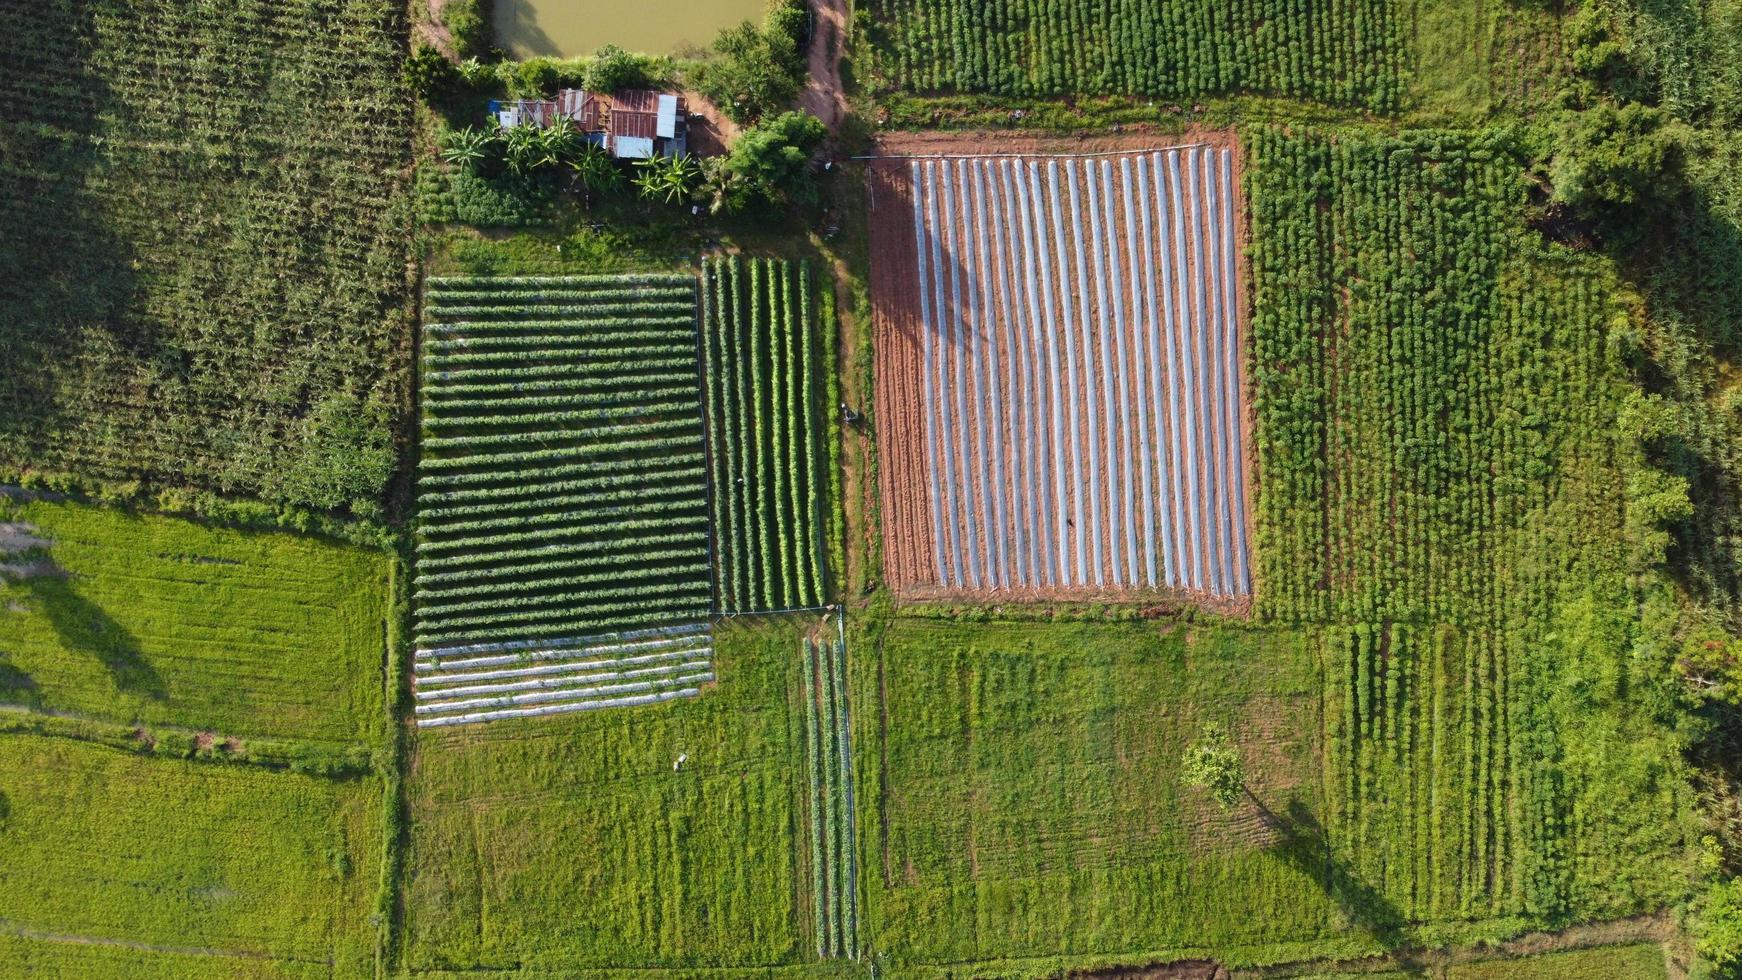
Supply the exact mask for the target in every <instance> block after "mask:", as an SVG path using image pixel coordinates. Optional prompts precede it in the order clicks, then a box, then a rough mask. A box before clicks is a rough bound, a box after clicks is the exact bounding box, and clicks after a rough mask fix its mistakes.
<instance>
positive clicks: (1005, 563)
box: [911, 148, 1252, 596]
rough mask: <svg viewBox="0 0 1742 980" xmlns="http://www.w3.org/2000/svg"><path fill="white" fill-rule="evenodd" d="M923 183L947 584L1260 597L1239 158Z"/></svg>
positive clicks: (921, 247) (916, 171)
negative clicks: (1250, 539) (1246, 416)
mask: <svg viewBox="0 0 1742 980" xmlns="http://www.w3.org/2000/svg"><path fill="white" fill-rule="evenodd" d="M911 179H912V197H913V217H912V221H913V229H914V237H915V240H916V244H917V249H918V261H917V272H918V279H919V281H918V283H917V284H916V285H917V287H918V289H917V293H918V306H919V314H920V315H919V321H920V326H921V330H922V333H923V338H922V341H921V343H922V345H923V348H924V349H923V361H922V371H923V375H924V376H923V378H921V379H918V384H917V386H916V387H917V388H918V389H919V390H918V391H917V392H915V393H913V394H914V396H916V397H917V398H918V400H919V402H920V411H921V412H923V414H924V425H923V429H924V433H925V443H926V445H925V449H924V452H925V456H926V470H927V472H928V477H929V486H928V487H926V488H925V492H926V494H927V496H928V498H929V501H930V527H931V540H930V541H929V542H928V543H929V546H930V549H931V553H930V554H929V555H928V556H926V558H927V559H929V560H928V561H926V564H928V565H930V566H931V567H932V569H934V570H935V575H936V580H937V581H938V582H939V583H940V584H943V585H945V586H949V587H964V588H971V589H1007V588H1024V587H1026V588H1040V587H1086V588H1100V587H1124V588H1132V587H1149V588H1154V587H1163V586H1164V587H1169V588H1179V589H1189V590H1192V591H1197V592H1205V593H1209V594H1212V595H1218V596H1229V595H1247V594H1250V592H1251V588H1252V586H1251V573H1250V569H1249V563H1248V557H1247V555H1248V543H1247V520H1246V514H1247V507H1246V492H1245V467H1244V458H1245V451H1244V445H1243V435H1242V431H1241V430H1242V422H1243V411H1242V407H1241V406H1242V402H1243V398H1242V394H1241V388H1242V385H1241V368H1240V364H1239V360H1240V352H1239V325H1238V321H1239V317H1238V298H1237V288H1238V287H1237V284H1236V282H1235V270H1236V265H1235V256H1236V248H1237V246H1236V244H1235V230H1236V223H1235V188H1234V186H1233V162H1232V154H1231V151H1228V150H1216V149H1210V148H1190V149H1184V150H1179V151H1170V152H1167V153H1145V154H1131V155H1123V156H1119V157H1117V158H1111V157H1102V158H1088V159H1065V160H1044V161H1041V160H1036V161H1025V160H953V161H941V162H931V161H925V162H915V163H913V164H912V165H911Z"/></svg>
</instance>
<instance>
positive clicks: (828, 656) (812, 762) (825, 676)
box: [804, 637, 859, 959]
mask: <svg viewBox="0 0 1742 980" xmlns="http://www.w3.org/2000/svg"><path fill="white" fill-rule="evenodd" d="M804 725H805V759H806V763H807V766H808V773H809V782H810V796H809V804H808V809H809V811H810V845H811V846H810V867H811V899H812V906H813V910H814V912H815V921H814V923H813V926H814V929H815V931H816V943H817V955H818V956H820V957H823V958H824V959H831V958H838V957H847V958H851V959H858V958H859V903H858V895H857V888H856V884H855V883H856V881H857V880H858V876H857V869H856V867H855V860H854V854H855V853H856V844H855V842H856V840H857V838H856V837H855V835H854V832H853V748H852V742H851V739H850V738H849V727H850V726H849V718H848V715H847V645H846V641H845V639H844V638H841V637H825V638H823V639H820V640H813V639H810V638H806V639H805V641H804Z"/></svg>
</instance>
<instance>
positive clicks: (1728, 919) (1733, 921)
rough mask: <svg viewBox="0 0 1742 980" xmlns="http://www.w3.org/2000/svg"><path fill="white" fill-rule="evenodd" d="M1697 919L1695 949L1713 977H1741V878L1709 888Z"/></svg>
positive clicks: (1694, 930) (1694, 931)
mask: <svg viewBox="0 0 1742 980" xmlns="http://www.w3.org/2000/svg"><path fill="white" fill-rule="evenodd" d="M1701 904H1702V906H1703V907H1702V908H1701V909H1700V914H1699V916H1698V917H1697V918H1696V919H1695V921H1694V929H1693V933H1694V943H1695V949H1697V950H1698V951H1699V954H1700V956H1701V958H1702V959H1704V960H1705V963H1704V964H1703V965H1704V966H1706V967H1707V969H1709V970H1710V971H1711V972H1710V973H1709V974H1708V975H1709V976H1712V977H1720V978H1735V977H1742V878H1732V879H1730V880H1728V881H1720V882H1718V883H1716V884H1714V885H1713V886H1712V887H1711V888H1710V889H1708V890H1707V892H1706V896H1705V899H1704V901H1703V902H1702V903H1701Z"/></svg>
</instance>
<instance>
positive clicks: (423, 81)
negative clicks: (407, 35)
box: [405, 44, 460, 103]
mask: <svg viewBox="0 0 1742 980" xmlns="http://www.w3.org/2000/svg"><path fill="white" fill-rule="evenodd" d="M405 84H406V85H407V86H409V87H410V88H411V90H412V91H414V92H416V93H417V97H418V98H420V99H422V100H423V101H425V102H429V103H435V102H441V101H443V100H445V99H447V98H448V97H449V96H451V95H453V92H454V89H455V88H457V87H458V86H459V84H460V69H459V67H458V66H456V65H455V64H454V63H453V62H451V61H449V60H448V59H447V56H446V55H444V54H442V53H441V52H440V51H437V50H436V49H435V48H432V47H430V46H429V45H427V44H420V45H418V46H417V51H416V52H414V53H413V54H412V56H411V57H410V58H407V59H406V61H405Z"/></svg>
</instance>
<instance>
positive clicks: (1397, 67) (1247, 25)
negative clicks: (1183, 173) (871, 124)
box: [868, 0, 1408, 110]
mask: <svg viewBox="0 0 1742 980" xmlns="http://www.w3.org/2000/svg"><path fill="white" fill-rule="evenodd" d="M868 6H869V10H870V13H871V16H872V17H873V18H874V19H875V22H876V26H877V29H876V30H875V31H873V32H872V34H871V37H872V38H873V43H874V48H873V53H874V60H873V70H874V75H875V76H877V80H878V81H879V82H881V84H882V85H884V86H885V87H888V86H895V87H900V88H907V89H915V90H919V91H943V92H985V93H989V94H994V95H1017V96H1027V97H1036V96H1039V97H1045V96H1064V95H1144V96H1155V97H1160V98H1166V99H1185V98H1191V97H1194V96H1200V95H1209V94H1213V93H1222V92H1262V93H1268V94H1273V95H1287V96H1293V97H1295V98H1308V99H1317V100H1320V101H1323V102H1330V103H1335V104H1339V105H1351V106H1363V107H1366V108H1371V109H1382V110H1389V109H1395V108H1396V107H1397V102H1398V99H1399V96H1400V95H1401V93H1402V89H1403V81H1402V75H1401V71H1402V68H1403V64H1404V59H1403V53H1404V51H1405V45H1404V40H1403V37H1402V36H1401V35H1400V33H1399V28H1400V27H1404V26H1407V24H1408V21H1407V19H1405V18H1400V17H1399V16H1398V11H1397V10H1396V9H1395V7H1396V5H1395V4H1393V3H1392V2H1391V0H1307V2H1285V0H1184V2H1177V0H1176V2H1173V3H1167V4H1160V3H1120V4H1109V3H1097V2H1094V0H1051V2H1047V3H1044V4H1043V3H1041V2H1040V0H872V2H871V3H870V4H869V5H868ZM1400 21H1401V23H1400Z"/></svg>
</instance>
